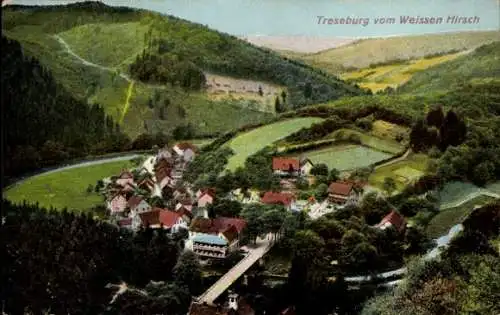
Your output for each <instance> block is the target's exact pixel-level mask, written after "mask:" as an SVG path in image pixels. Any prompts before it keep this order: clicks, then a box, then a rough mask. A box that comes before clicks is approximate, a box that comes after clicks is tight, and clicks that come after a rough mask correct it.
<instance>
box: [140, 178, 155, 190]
mask: <svg viewBox="0 0 500 315" xmlns="http://www.w3.org/2000/svg"><path fill="white" fill-rule="evenodd" d="M138 186H139V187H140V188H142V189H144V188H147V189H149V190H152V189H154V186H155V183H154V182H153V180H152V179H151V178H145V179H143V180H142V181H141V182H140V183H139V185H138Z"/></svg>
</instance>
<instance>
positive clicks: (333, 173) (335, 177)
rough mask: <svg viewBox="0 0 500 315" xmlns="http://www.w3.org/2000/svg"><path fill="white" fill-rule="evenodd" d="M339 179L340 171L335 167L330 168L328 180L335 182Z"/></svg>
mask: <svg viewBox="0 0 500 315" xmlns="http://www.w3.org/2000/svg"><path fill="white" fill-rule="evenodd" d="M339 179H340V172H339V170H338V169H336V168H332V169H331V170H330V173H329V174H328V181H329V182H336V181H338V180H339Z"/></svg>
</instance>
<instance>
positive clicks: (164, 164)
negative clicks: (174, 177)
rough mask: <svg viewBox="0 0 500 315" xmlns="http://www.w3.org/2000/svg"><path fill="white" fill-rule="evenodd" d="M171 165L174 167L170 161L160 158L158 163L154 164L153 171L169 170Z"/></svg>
mask: <svg viewBox="0 0 500 315" xmlns="http://www.w3.org/2000/svg"><path fill="white" fill-rule="evenodd" d="M173 165H174V163H172V162H171V161H169V160H167V159H165V158H162V159H160V160H159V161H158V162H156V164H155V166H154V169H155V170H159V169H162V168H166V169H171V168H172V167H173Z"/></svg>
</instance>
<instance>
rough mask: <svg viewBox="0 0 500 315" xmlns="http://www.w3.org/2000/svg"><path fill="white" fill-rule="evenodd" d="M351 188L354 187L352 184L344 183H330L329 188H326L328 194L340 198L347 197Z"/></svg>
mask: <svg viewBox="0 0 500 315" xmlns="http://www.w3.org/2000/svg"><path fill="white" fill-rule="evenodd" d="M353 186H354V185H353V184H352V183H345V182H335V183H331V184H330V186H329V187H328V193H330V194H335V195H341V196H349V194H350V193H351V190H352V188H353Z"/></svg>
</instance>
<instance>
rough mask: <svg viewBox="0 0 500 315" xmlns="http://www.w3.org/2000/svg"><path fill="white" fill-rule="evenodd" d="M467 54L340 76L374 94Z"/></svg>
mask: <svg viewBox="0 0 500 315" xmlns="http://www.w3.org/2000/svg"><path fill="white" fill-rule="evenodd" d="M465 53H468V51H466V52H459V53H453V54H447V55H443V56H438V57H433V58H427V59H426V58H420V59H415V60H410V61H408V62H407V63H404V64H394V65H383V66H378V67H373V68H365V69H361V70H356V71H350V72H345V73H342V74H340V77H341V78H342V79H343V80H349V81H355V82H356V83H358V85H359V86H361V87H362V88H367V89H370V90H371V91H372V92H377V91H379V90H383V89H385V88H387V87H392V88H396V87H398V86H399V85H401V84H403V83H405V82H407V81H408V80H410V79H411V77H412V76H413V74H415V73H416V72H420V71H423V70H425V69H427V68H430V67H433V66H435V65H438V64H440V63H443V62H447V61H450V60H453V59H455V58H457V57H459V56H462V55H463V54H465Z"/></svg>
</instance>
